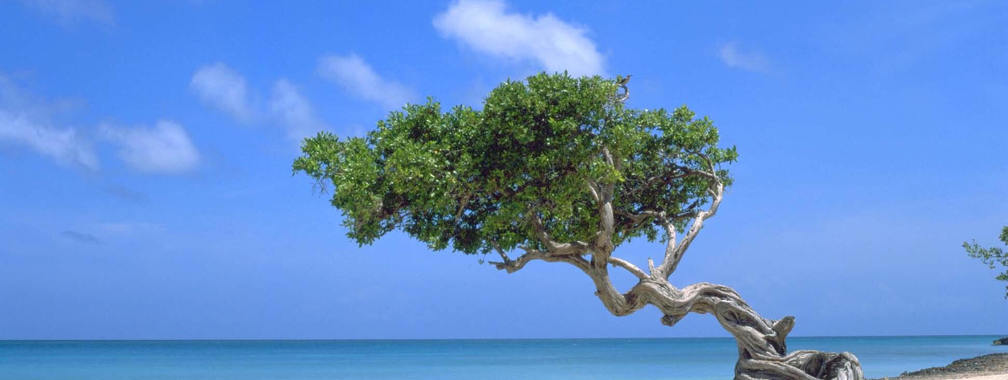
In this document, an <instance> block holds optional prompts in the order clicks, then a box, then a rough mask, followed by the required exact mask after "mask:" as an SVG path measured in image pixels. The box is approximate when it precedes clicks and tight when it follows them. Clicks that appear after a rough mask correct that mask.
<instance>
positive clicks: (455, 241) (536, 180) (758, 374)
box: [293, 74, 863, 379]
mask: <svg viewBox="0 0 1008 380" xmlns="http://www.w3.org/2000/svg"><path fill="white" fill-rule="evenodd" d="M626 83H627V78H619V77H618V78H617V79H616V80H610V79H605V78H602V77H597V76H596V77H582V78H573V77H570V76H568V75H567V74H553V75H550V74H538V75H534V76H531V77H529V78H527V79H526V80H525V81H507V82H504V83H502V84H501V85H499V86H498V87H497V88H495V89H494V90H493V91H491V92H490V94H489V95H488V96H487V97H486V99H485V101H484V103H483V107H482V109H473V108H470V107H466V106H456V107H453V108H451V109H450V110H447V111H446V110H443V109H442V108H441V105H440V104H439V103H437V102H436V101H434V100H431V99H428V101H427V102H426V103H425V104H409V105H406V106H404V107H403V108H402V110H400V111H396V112H392V113H391V114H390V115H389V116H388V118H387V119H385V120H381V121H379V122H378V125H377V128H376V129H375V130H373V131H371V132H369V133H367V135H366V136H365V137H351V138H348V139H340V138H339V137H337V136H335V135H333V134H330V133H326V132H323V133H319V134H318V135H317V136H315V137H312V138H308V139H306V140H305V141H304V143H303V145H302V150H303V155H302V156H301V157H299V158H297V159H296V160H295V161H294V165H293V169H294V172H295V173H297V172H304V173H306V174H307V175H309V176H311V177H313V178H314V179H315V180H316V181H317V184H318V185H320V186H323V187H326V188H329V191H331V192H332V199H331V203H332V205H333V206H335V207H337V208H339V209H340V210H341V211H342V213H343V216H344V221H343V224H344V226H345V227H346V229H347V235H348V236H349V237H350V238H352V239H354V240H355V241H357V242H358V243H359V244H362V245H363V244H370V243H372V242H374V241H375V239H378V238H380V237H381V236H383V235H384V234H385V233H388V232H390V231H393V230H396V229H398V230H401V231H403V232H405V233H407V234H409V235H410V236H412V237H414V238H416V239H418V240H420V241H423V242H425V243H427V244H428V245H429V247H430V248H431V249H433V250H444V249H452V250H454V251H458V252H462V253H466V254H482V255H493V257H498V256H499V257H500V259H499V261H496V262H491V264H493V265H494V266H496V268H497V269H499V270H502V271H506V272H508V273H512V272H515V271H518V270H521V269H522V268H524V267H525V266H527V265H528V264H530V263H533V262H537V261H544V262H550V263H560V264H562V265H570V266H571V267H572V269H573V270H577V271H581V272H583V273H584V274H585V275H586V276H588V278H589V279H591V281H592V283H594V287H595V294H596V295H597V296H598V298H599V300H600V301H602V304H603V305H605V307H606V309H608V310H609V312H611V313H612V314H614V315H617V316H623V315H628V314H631V313H633V312H635V311H637V310H640V309H641V308H643V307H645V306H647V305H652V306H654V307H656V308H658V310H660V311H661V312H662V313H663V315H664V316H663V317H662V318H661V322H662V323H663V324H665V325H668V326H672V325H675V324H676V322H678V321H679V320H681V319H682V318H683V317H685V316H686V315H687V314H689V313H691V312H693V313H701V314H711V315H713V316H714V317H715V318H717V320H718V322H719V323H720V324H721V326H723V327H724V328H725V329H726V330H728V331H729V332H730V333H731V334H732V335H734V337H735V339H736V341H737V342H738V351H739V358H738V362H737V363H736V366H735V378H736V379H861V378H863V375H862V372H861V366H860V364H859V362H858V360H857V358H856V357H854V355H851V354H849V353H827V352H819V351H795V352H792V353H788V352H787V349H786V345H785V337H786V336H787V334H788V333H789V332H790V331H791V328H792V326H793V325H794V318H793V317H790V316H788V317H784V318H782V319H779V320H771V319H767V318H764V317H762V316H760V315H759V314H757V313H756V312H755V311H754V310H753V309H752V308H750V307H749V305H748V304H746V302H745V301H744V300H742V297H741V296H739V294H738V293H737V292H736V291H735V290H733V289H732V288H730V287H727V286H724V285H716V284H710V283H698V284H693V285H688V286H685V287H676V286H674V285H672V283H670V282H669V280H668V279H669V276H670V275H671V274H672V273H673V272H675V270H676V267H677V266H678V265H679V263H680V261H681V260H682V259H683V256H684V255H685V253H686V251H687V249H688V248H689V246H690V244H691V243H692V242H693V241H694V239H696V237H697V235H698V234H699V233H700V230H701V229H702V228H703V226H704V223H705V222H706V221H707V220H708V219H710V218H711V217H713V216H714V215H715V213H716V212H717V210H718V206H719V205H720V204H721V200H722V197H723V196H724V192H725V187H726V186H729V185H731V183H732V179H731V177H730V175H729V172H728V170H727V169H726V166H727V164H729V163H731V162H733V161H734V160H735V159H736V157H737V153H736V151H735V148H734V147H719V146H718V131H717V129H716V128H715V127H714V125H713V124H712V122H711V121H710V120H709V119H707V118H696V117H695V116H694V114H693V112H692V111H690V110H689V109H687V108H685V107H680V108H677V109H676V110H674V111H672V112H669V111H666V110H664V109H655V110H639V109H632V108H629V107H626V106H625V105H624V102H625V101H626V100H627V98H628V97H629V90H628V88H627V86H626ZM634 238H646V239H648V240H650V241H661V242H663V243H664V246H665V248H664V252H662V253H660V254H656V255H655V257H660V258H661V260H660V261H653V260H648V262H647V266H646V267H640V266H637V265H635V264H633V263H631V262H630V261H628V260H625V259H622V258H620V257H618V256H616V253H617V248H618V247H619V246H620V245H621V244H622V243H625V242H627V241H629V240H631V239H634ZM656 253H657V252H656ZM610 270H625V271H627V272H629V273H630V274H632V275H633V276H635V277H636V278H637V283H636V285H634V286H633V287H632V288H630V289H628V290H625V291H621V290H618V289H616V287H615V286H614V285H613V283H612V281H611V280H610ZM759 270H760V268H753V269H752V271H753V275H762V274H760V273H758V271H759ZM767 274H768V275H770V274H772V273H767Z"/></svg>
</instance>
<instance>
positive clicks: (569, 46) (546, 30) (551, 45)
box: [434, 0, 605, 75]
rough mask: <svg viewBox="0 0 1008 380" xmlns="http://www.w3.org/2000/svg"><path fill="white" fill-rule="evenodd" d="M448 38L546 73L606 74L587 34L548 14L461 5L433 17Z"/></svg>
mask: <svg viewBox="0 0 1008 380" xmlns="http://www.w3.org/2000/svg"><path fill="white" fill-rule="evenodd" d="M434 27H435V28H436V29H437V30H438V31H439V32H440V33H441V34H442V35H443V36H445V37H447V38H453V39H456V40H459V41H461V42H462V43H463V44H465V45H466V46H469V47H470V48H472V49H473V50H476V51H478V52H481V53H484V54H489V55H491V56H495V57H502V58H508V59H513V60H517V61H523V60H525V61H535V62H536V63H538V64H539V65H541V66H542V67H543V68H544V69H546V70H548V71H554V72H557V71H564V70H567V71H568V72H570V73H571V74H573V75H591V74H602V73H603V72H604V71H605V70H604V66H605V65H604V59H603V57H602V55H601V54H600V53H599V52H598V50H597V49H596V48H595V43H594V42H593V41H592V40H591V39H589V38H588V37H587V36H586V35H587V33H588V32H587V30H586V29H584V28H581V27H578V26H575V25H573V24H570V23H567V22H564V21H563V20H560V19H558V18H557V17H556V16H553V15H552V14H550V13H547V14H543V15H538V16H532V15H523V14H519V13H515V12H509V11H508V9H507V4H506V3H504V2H503V1H483V0H461V1H458V2H456V3H455V4H453V5H452V6H451V7H449V8H448V9H447V10H446V11H444V12H443V13H441V14H439V15H437V16H436V17H434Z"/></svg>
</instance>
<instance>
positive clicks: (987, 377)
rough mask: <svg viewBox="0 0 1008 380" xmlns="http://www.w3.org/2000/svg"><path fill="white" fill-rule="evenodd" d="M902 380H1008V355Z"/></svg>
mask: <svg viewBox="0 0 1008 380" xmlns="http://www.w3.org/2000/svg"><path fill="white" fill-rule="evenodd" d="M883 379H900V380H947V379H961V380H1008V353H998V354H988V355H983V356H978V357H975V358H970V359H960V360H956V361H954V362H952V363H950V364H949V365H947V366H944V367H932V368H925V369H922V370H918V371H912V372H904V373H903V374H901V375H899V376H898V377H891V378H890V377H886V378H883Z"/></svg>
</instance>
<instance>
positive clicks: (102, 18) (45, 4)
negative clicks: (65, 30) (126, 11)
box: [21, 0, 115, 24]
mask: <svg viewBox="0 0 1008 380" xmlns="http://www.w3.org/2000/svg"><path fill="white" fill-rule="evenodd" d="M21 2H22V3H24V4H25V5H27V6H29V7H32V8H35V9H37V10H39V11H41V12H43V13H46V14H48V15H50V16H52V17H55V18H56V19H57V20H58V21H59V22H63V23H73V22H76V21H83V20H86V21H95V22H99V23H102V24H112V23H114V22H115V12H114V11H113V10H112V6H111V5H109V4H108V3H107V2H105V1H103V0H21Z"/></svg>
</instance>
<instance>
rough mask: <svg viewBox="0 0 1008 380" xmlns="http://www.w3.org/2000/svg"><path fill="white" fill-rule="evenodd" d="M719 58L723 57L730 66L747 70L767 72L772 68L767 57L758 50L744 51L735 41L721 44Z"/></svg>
mask: <svg viewBox="0 0 1008 380" xmlns="http://www.w3.org/2000/svg"><path fill="white" fill-rule="evenodd" d="M718 58H721V62H723V63H724V64H725V65H727V66H728V67H734V68H738V69H742V70H746V71H754V72H766V71H767V70H769V68H770V63H769V61H768V60H767V58H766V57H765V56H764V55H763V54H761V53H759V52H757V51H742V50H739V48H738V45H737V44H736V43H734V42H729V43H726V44H724V45H721V49H719V50H718Z"/></svg>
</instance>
